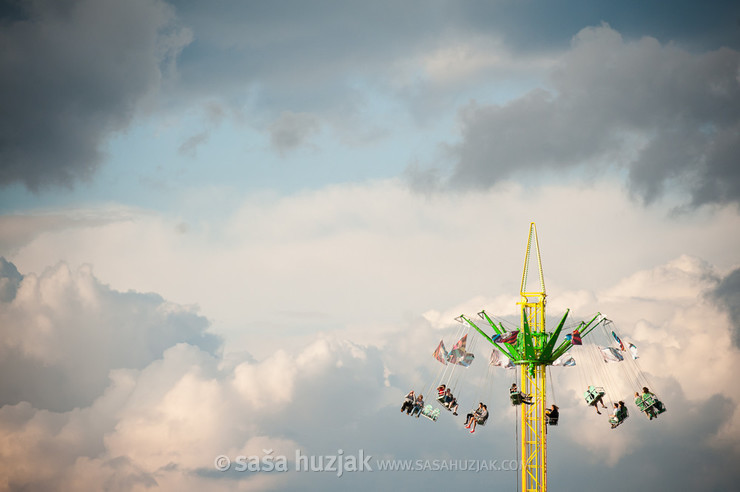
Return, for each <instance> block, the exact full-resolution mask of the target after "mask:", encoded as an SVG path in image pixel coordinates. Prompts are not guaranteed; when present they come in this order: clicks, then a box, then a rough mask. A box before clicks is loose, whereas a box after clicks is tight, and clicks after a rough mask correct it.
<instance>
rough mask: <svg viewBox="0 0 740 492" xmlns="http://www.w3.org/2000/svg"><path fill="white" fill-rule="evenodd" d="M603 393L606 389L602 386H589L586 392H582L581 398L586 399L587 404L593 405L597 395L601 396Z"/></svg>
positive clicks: (597, 397)
mask: <svg viewBox="0 0 740 492" xmlns="http://www.w3.org/2000/svg"><path fill="white" fill-rule="evenodd" d="M605 394H606V391H604V388H602V387H600V386H599V387H596V386H589V387H588V389H587V390H586V392H585V393H583V398H584V399H585V400H586V404H587V405H593V404H594V402H595V401H596V400H598V399H599V397H603V396H604V395H605Z"/></svg>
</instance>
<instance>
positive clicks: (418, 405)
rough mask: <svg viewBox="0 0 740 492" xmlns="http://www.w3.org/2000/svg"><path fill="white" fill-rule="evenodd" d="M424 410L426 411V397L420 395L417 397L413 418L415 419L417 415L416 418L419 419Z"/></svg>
mask: <svg viewBox="0 0 740 492" xmlns="http://www.w3.org/2000/svg"><path fill="white" fill-rule="evenodd" d="M423 409H424V395H419V396H417V397H416V401H415V402H414V408H413V409H412V410H411V416H412V417H413V416H414V414H416V418H417V419H418V418H419V415H421V411H422V410H423Z"/></svg>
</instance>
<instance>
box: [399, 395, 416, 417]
mask: <svg viewBox="0 0 740 492" xmlns="http://www.w3.org/2000/svg"><path fill="white" fill-rule="evenodd" d="M414 399H415V398H414V390H411V391H409V394H408V395H406V398H405V399H404V401H403V405H401V412H406V414H407V415H408V414H410V413H411V409H412V408H413V406H414Z"/></svg>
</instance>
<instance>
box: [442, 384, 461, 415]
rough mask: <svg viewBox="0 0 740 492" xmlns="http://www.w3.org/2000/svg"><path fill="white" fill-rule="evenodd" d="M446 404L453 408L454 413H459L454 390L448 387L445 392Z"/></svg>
mask: <svg viewBox="0 0 740 492" xmlns="http://www.w3.org/2000/svg"><path fill="white" fill-rule="evenodd" d="M444 406H446V407H447V408H449V409H450V410H452V415H457V407H458V405H457V398H455V397H454V396H453V395H452V391H450V389H449V388H447V392H446V393H445V401H444Z"/></svg>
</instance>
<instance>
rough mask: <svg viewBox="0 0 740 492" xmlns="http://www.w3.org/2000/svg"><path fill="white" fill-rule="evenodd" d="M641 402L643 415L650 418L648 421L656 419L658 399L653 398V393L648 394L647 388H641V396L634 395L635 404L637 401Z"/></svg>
mask: <svg viewBox="0 0 740 492" xmlns="http://www.w3.org/2000/svg"><path fill="white" fill-rule="evenodd" d="M638 398H639V399H640V400H642V402H643V406H645V415H647V416H648V417H650V420H653V419H654V418H655V419H657V418H658V409H657V408H655V407H656V406H657V403H658V399H657V398H656V397H655V395H654V394H653V393H651V392H650V390H649V389H648V388H647V386H643V387H642V394H641V395H638V394H637V393H635V402H637V399H638Z"/></svg>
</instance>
